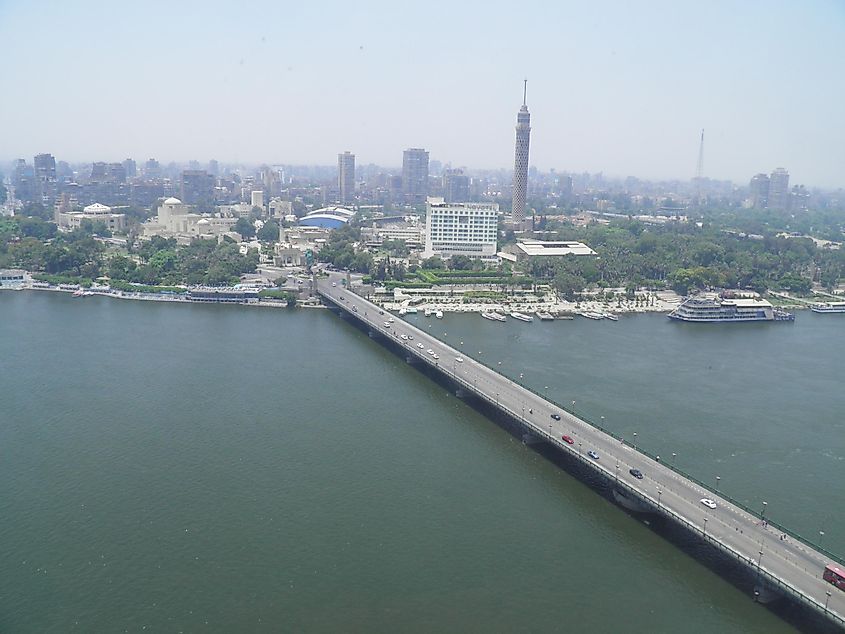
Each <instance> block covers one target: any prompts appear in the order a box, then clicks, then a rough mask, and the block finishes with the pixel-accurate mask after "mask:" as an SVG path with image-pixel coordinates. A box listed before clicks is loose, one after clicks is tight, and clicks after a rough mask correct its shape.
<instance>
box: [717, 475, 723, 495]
mask: <svg viewBox="0 0 845 634" xmlns="http://www.w3.org/2000/svg"><path fill="white" fill-rule="evenodd" d="M721 480H722V478H721V477H720V476H716V493H718V492H719V482H721Z"/></svg>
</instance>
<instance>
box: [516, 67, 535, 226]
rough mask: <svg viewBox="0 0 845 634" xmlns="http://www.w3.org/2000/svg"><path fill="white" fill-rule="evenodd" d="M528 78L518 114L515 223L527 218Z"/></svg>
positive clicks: (529, 120)
mask: <svg viewBox="0 0 845 634" xmlns="http://www.w3.org/2000/svg"><path fill="white" fill-rule="evenodd" d="M527 93H528V80H527V79H526V80H525V83H524V85H523V89H522V107H521V108H520V109H519V112H518V113H517V115H516V148H515V151H514V166H513V203H512V205H511V218H512V220H513V222H514V224H517V223H520V222H523V221H524V220H525V201H526V199H527V198H528V144H529V142H530V140H531V114H529V112H528V106H527V103H526V97H527Z"/></svg>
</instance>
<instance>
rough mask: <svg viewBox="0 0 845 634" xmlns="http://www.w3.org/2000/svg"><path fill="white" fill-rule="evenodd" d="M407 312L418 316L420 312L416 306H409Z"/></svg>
mask: <svg viewBox="0 0 845 634" xmlns="http://www.w3.org/2000/svg"><path fill="white" fill-rule="evenodd" d="M405 312H406V313H407V314H409V315H416V314H417V313H418V312H419V311H418V310H417V307H416V306H408V307H407V308H406V309H405Z"/></svg>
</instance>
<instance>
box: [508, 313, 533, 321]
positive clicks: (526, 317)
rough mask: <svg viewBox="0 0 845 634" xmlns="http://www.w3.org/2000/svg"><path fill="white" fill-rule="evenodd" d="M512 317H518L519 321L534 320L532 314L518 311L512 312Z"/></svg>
mask: <svg viewBox="0 0 845 634" xmlns="http://www.w3.org/2000/svg"><path fill="white" fill-rule="evenodd" d="M511 317H513V318H514V319H518V320H519V321H534V318H533V317H532V316H531V315H523V314H522V313H518V312H516V311H513V312H512V313H511Z"/></svg>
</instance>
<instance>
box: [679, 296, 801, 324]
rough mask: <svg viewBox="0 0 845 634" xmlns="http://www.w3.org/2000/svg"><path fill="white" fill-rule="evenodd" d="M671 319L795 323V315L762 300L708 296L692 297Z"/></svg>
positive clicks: (683, 303)
mask: <svg viewBox="0 0 845 634" xmlns="http://www.w3.org/2000/svg"><path fill="white" fill-rule="evenodd" d="M669 318H670V319H676V320H678V321H694V322H709V323H714V322H723V323H724V322H727V323H730V322H739V321H793V320H794V319H795V315H793V314H792V313H788V312H786V311H783V310H780V309H778V308H775V307H773V306H772V305H771V303H769V302H768V301H766V300H765V299H761V298H759V297H736V298H723V297H720V296H718V295H715V294H712V293H708V294H704V295H695V296H693V297H688V298H687V299H686V300H684V301H683V302H682V303H681V305H680V306H678V307H677V308H676V309H675V310H673V311H672V312H671V313H669Z"/></svg>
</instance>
